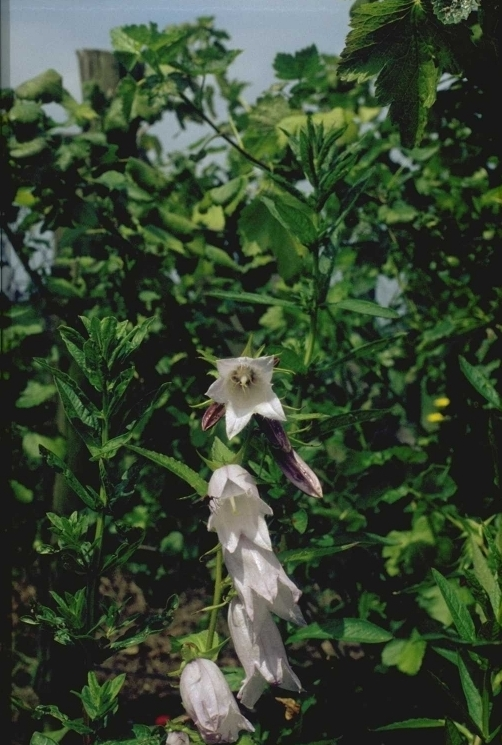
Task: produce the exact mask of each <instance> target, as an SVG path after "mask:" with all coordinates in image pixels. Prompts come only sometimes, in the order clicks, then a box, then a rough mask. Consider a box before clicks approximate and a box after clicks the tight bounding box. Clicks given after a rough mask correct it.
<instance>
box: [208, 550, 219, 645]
mask: <svg viewBox="0 0 502 745" xmlns="http://www.w3.org/2000/svg"><path fill="white" fill-rule="evenodd" d="M222 591H223V550H222V548H221V543H220V544H218V547H217V549H216V566H215V577H214V592H213V602H212V611H211V616H210V618H209V627H208V629H207V641H206V652H208V651H209V650H210V649H212V647H213V639H214V634H215V631H216V622H217V620H218V606H219V605H220V603H221V595H222Z"/></svg>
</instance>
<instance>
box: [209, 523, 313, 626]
mask: <svg viewBox="0 0 502 745" xmlns="http://www.w3.org/2000/svg"><path fill="white" fill-rule="evenodd" d="M223 559H224V561H225V565H226V567H227V570H228V572H229V574H230V576H231V577H232V580H233V583H234V586H235V589H236V590H237V593H238V595H239V597H240V598H241V600H242V601H243V603H244V605H245V607H246V613H247V614H248V616H249V618H250V619H251V621H254V619H255V616H256V600H255V594H256V595H257V596H258V597H259V598H262V599H263V600H265V602H266V604H267V607H268V609H269V610H271V611H272V612H273V613H275V614H276V615H277V616H279V617H280V618H284V619H285V620H286V621H292V622H293V623H296V624H298V625H304V624H305V619H304V618H303V615H302V613H301V611H300V609H299V607H298V605H297V603H298V600H299V599H300V596H301V592H300V590H299V589H298V587H297V586H296V585H295V584H294V582H292V581H291V580H290V579H289V577H287V575H286V573H285V572H284V569H283V568H282V566H281V564H280V562H279V560H278V558H277V556H276V555H275V554H274V553H273V551H268V550H266V549H264V548H261V547H260V546H257V545H256V544H254V543H252V542H251V541H250V540H249V539H248V538H246V537H245V536H242V537H241V539H240V540H239V542H238V544H237V548H236V549H235V551H234V552H233V553H231V552H230V551H227V550H225V548H224V549H223Z"/></svg>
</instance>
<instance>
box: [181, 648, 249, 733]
mask: <svg viewBox="0 0 502 745" xmlns="http://www.w3.org/2000/svg"><path fill="white" fill-rule="evenodd" d="M180 693H181V701H182V703H183V706H184V707H185V709H186V711H187V714H188V715H189V716H190V717H191V719H193V721H194V723H195V726H196V727H197V729H198V730H199V733H200V735H201V737H202V739H203V740H204V742H206V743H223V742H236V741H237V740H238V738H239V732H240V731H241V730H246V731H247V732H254V727H253V725H252V724H251V722H248V720H247V719H246V718H245V717H244V716H243V715H242V714H241V712H240V711H239V707H238V706H237V703H236V701H235V699H234V697H233V695H232V692H231V691H230V688H229V687H228V683H227V681H226V680H225V678H224V676H223V673H222V672H221V670H220V669H219V667H218V666H217V665H216V664H215V663H214V662H211V660H206V659H204V658H202V657H199V658H198V659H196V660H192V661H191V662H189V663H188V664H187V665H186V666H185V667H184V668H183V672H182V673H181V678H180Z"/></svg>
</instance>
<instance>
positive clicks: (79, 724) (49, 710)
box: [30, 704, 92, 745]
mask: <svg viewBox="0 0 502 745" xmlns="http://www.w3.org/2000/svg"><path fill="white" fill-rule="evenodd" d="M33 716H34V717H35V719H41V718H42V717H46V716H50V717H54V719H57V720H58V721H60V722H61V723H62V724H63V725H64V726H65V727H68V729H71V730H73V732H77V733H78V734H79V735H87V734H90V733H91V732H92V730H91V729H90V728H89V727H87V725H85V724H84V723H83V721H82V719H70V718H69V717H68V716H67V715H66V714H63V713H62V712H61V711H59V709H58V707H57V706H54V705H52V704H49V705H47V706H43V705H39V706H37V707H35V709H34V711H33ZM51 744H52V740H51ZM30 745H33V743H30ZM37 745H38V744H37ZM40 745H45V743H42V742H41V743H40Z"/></svg>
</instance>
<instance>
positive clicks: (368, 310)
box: [330, 298, 400, 319]
mask: <svg viewBox="0 0 502 745" xmlns="http://www.w3.org/2000/svg"><path fill="white" fill-rule="evenodd" d="M330 305H334V306H335V307H336V308H341V309H342V310H351V311H353V312H354V313H363V314H364V315H367V316H378V317H379V318H392V319H396V318H400V316H399V313H397V311H395V310H392V308H383V307H382V306H381V305H378V303H372V302H370V301H369V300H356V299H355V298H347V299H346V300H340V301H339V302H338V303H330Z"/></svg>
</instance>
